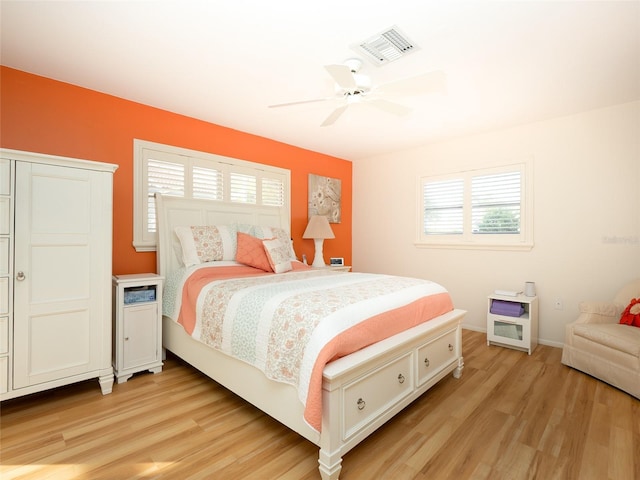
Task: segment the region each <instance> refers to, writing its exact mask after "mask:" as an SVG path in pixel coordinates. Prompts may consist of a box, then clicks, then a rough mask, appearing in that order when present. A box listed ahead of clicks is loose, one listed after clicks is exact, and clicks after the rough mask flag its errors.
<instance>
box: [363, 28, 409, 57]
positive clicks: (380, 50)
mask: <svg viewBox="0 0 640 480" xmlns="http://www.w3.org/2000/svg"><path fill="white" fill-rule="evenodd" d="M354 49H356V50H359V51H362V52H364V53H366V55H365V57H366V58H367V59H369V60H370V61H372V62H373V63H374V64H375V65H385V64H387V63H389V62H393V61H394V60H397V59H399V58H402V57H404V56H405V55H407V54H409V53H411V52H414V51H416V50H419V47H417V46H416V44H415V43H413V42H412V41H411V40H409V39H408V38H407V36H406V35H404V34H402V33H400V31H399V30H398V28H397V27H391V28H389V29H387V30H385V31H384V32H381V33H379V34H377V35H374V36H373V37H371V38H369V39H367V40H365V41H364V42H360V43H359V44H358V45H356V46H355V47H354Z"/></svg>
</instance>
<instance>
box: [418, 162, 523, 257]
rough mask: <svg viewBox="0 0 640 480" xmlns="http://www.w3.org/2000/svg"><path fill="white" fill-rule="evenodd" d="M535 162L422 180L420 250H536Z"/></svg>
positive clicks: (429, 177)
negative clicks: (533, 180)
mask: <svg viewBox="0 0 640 480" xmlns="http://www.w3.org/2000/svg"><path fill="white" fill-rule="evenodd" d="M530 170H531V162H530V161H529V162H525V163H519V164H513V165H506V166H502V167H492V168H486V169H481V170H470V171H466V172H459V173H455V174H447V175H439V176H428V177H423V178H421V179H420V195H421V197H420V198H421V208H420V210H419V232H420V234H419V237H418V240H417V242H416V243H417V245H425V246H429V245H433V246H463V247H471V248H473V247H481V248H487V247H497V248H507V249H509V248H515V249H530V248H531V246H532V245H533V215H532V210H533V208H532V202H533V199H532V194H531V192H532V190H533V189H532V184H531V178H532V174H531V171H530Z"/></svg>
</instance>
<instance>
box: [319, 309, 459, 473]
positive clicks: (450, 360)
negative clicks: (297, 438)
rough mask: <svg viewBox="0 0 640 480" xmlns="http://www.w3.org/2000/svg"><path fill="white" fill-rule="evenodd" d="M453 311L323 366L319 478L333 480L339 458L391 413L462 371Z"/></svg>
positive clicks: (396, 411) (338, 468)
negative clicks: (444, 378) (442, 380)
mask: <svg viewBox="0 0 640 480" xmlns="http://www.w3.org/2000/svg"><path fill="white" fill-rule="evenodd" d="M465 313H466V312H464V311H463V310H454V311H453V312H449V313H447V314H445V315H442V316H440V317H438V318H436V319H434V320H431V321H429V322H427V323H425V324H422V325H419V326H417V327H414V328H413V329H411V330H408V331H406V332H402V333H399V334H398V335H395V336H393V337H391V338H389V339H387V340H383V341H382V342H378V343H376V344H374V345H371V346H369V347H367V348H365V349H363V350H360V351H358V352H356V353H354V354H352V355H349V356H348V357H344V358H341V359H339V360H336V361H334V362H332V363H330V364H329V365H327V366H326V368H325V370H324V382H323V407H324V408H323V419H322V433H321V437H320V456H319V460H318V461H319V463H320V467H319V468H320V475H321V476H322V479H323V480H337V479H338V477H339V474H340V469H341V464H342V456H343V455H344V454H345V453H347V452H348V451H349V450H351V449H352V448H353V447H355V446H356V445H357V444H358V443H360V442H361V441H362V440H364V439H365V438H366V437H367V436H369V435H370V434H371V433H372V432H374V431H375V430H376V429H377V428H379V427H380V426H381V425H383V424H384V423H385V422H387V421H388V420H389V419H390V418H391V417H393V416H394V415H395V414H396V413H398V412H400V411H401V410H402V409H403V408H405V407H406V406H407V405H409V404H410V403H411V402H412V401H414V400H415V399H416V398H418V397H419V396H420V395H422V394H423V393H424V392H426V391H427V390H428V389H429V388H431V387H432V386H433V385H434V384H435V383H437V382H438V381H439V380H441V379H442V378H443V377H445V376H446V375H447V374H449V373H451V372H453V375H454V377H456V378H459V377H460V374H461V372H462V368H463V366H464V363H463V358H462V334H461V331H462V330H461V326H460V323H461V321H462V318H463V317H464V314H465Z"/></svg>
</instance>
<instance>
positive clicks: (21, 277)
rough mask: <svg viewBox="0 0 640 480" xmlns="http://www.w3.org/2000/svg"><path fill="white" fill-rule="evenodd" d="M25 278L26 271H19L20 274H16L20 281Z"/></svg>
mask: <svg viewBox="0 0 640 480" xmlns="http://www.w3.org/2000/svg"><path fill="white" fill-rule="evenodd" d="M25 278H27V277H25V276H24V272H18V274H17V275H16V280H17V281H19V282H22V281H23V280H24V279H25Z"/></svg>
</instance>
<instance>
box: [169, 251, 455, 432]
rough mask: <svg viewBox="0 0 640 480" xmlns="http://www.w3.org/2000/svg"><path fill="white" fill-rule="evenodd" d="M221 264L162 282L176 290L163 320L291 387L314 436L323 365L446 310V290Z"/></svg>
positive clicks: (367, 277) (373, 277) (401, 280)
mask: <svg viewBox="0 0 640 480" xmlns="http://www.w3.org/2000/svg"><path fill="white" fill-rule="evenodd" d="M215 263H218V262H215ZM220 263H221V264H220V265H216V266H210V267H209V266H205V267H202V266H201V267H200V268H192V269H191V270H185V271H184V272H181V274H180V275H179V276H178V277H177V280H176V279H174V281H173V286H171V283H172V282H167V283H168V287H169V288H173V289H174V292H173V293H170V294H169V295H168V296H167V298H169V299H171V302H172V304H171V305H170V306H167V305H165V308H164V310H165V314H166V315H168V316H170V317H171V318H172V319H173V320H175V321H177V322H179V323H180V324H182V326H183V327H184V328H185V330H186V331H187V332H188V333H189V334H190V335H191V336H192V337H194V338H196V339H198V340H200V341H202V342H204V343H205V344H207V345H209V346H211V347H213V348H216V349H219V350H221V351H223V352H225V353H226V354H228V355H232V356H234V357H236V358H238V359H240V360H243V361H245V362H247V363H249V364H251V365H254V366H256V367H257V368H259V369H260V370H262V371H263V372H264V373H265V375H266V376H267V377H268V378H270V379H272V380H276V381H279V382H285V383H289V384H291V385H294V386H295V387H296V388H297V389H298V396H299V398H300V401H302V403H303V405H304V406H305V414H304V416H305V420H306V422H307V423H308V424H309V425H310V426H311V427H313V428H314V429H316V430H318V431H320V428H321V424H322V372H323V369H324V366H325V365H326V364H327V363H328V362H330V361H332V360H334V359H336V358H339V357H342V356H345V355H348V354H349V353H352V352H354V351H357V350H359V349H361V348H364V347H366V346H367V345H371V344H373V343H375V342H377V341H380V340H383V339H385V338H388V337H390V336H392V335H395V334H396V333H398V332H401V331H403V330H406V329H409V328H411V327H414V326H416V325H418V324H420V323H423V322H426V321H428V320H430V319H432V318H435V317H437V316H439V315H441V314H443V313H446V312H449V311H451V310H453V304H452V302H451V298H450V296H449V294H448V292H447V291H446V290H445V289H444V288H443V287H442V286H441V285H439V284H437V283H434V282H430V281H427V280H422V279H416V278H406V277H395V276H389V275H378V274H366V273H346V272H336V271H332V270H330V269H323V270H313V269H309V268H308V267H306V266H304V265H302V264H299V265H295V266H294V270H293V271H291V272H287V273H281V274H273V273H265V272H262V271H261V270H257V269H255V268H252V267H248V266H243V265H239V264H235V265H233V264H230V262H224V263H223V262H220Z"/></svg>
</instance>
